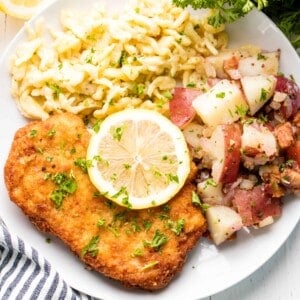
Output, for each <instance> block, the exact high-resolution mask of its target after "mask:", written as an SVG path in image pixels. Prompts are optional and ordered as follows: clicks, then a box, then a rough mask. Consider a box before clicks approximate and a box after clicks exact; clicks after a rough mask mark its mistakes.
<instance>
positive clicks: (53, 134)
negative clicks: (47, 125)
mask: <svg viewBox="0 0 300 300" xmlns="http://www.w3.org/2000/svg"><path fill="white" fill-rule="evenodd" d="M55 134H56V130H55V129H53V128H52V129H50V130H49V131H48V134H47V135H48V137H50V138H52V137H54V136H55Z"/></svg>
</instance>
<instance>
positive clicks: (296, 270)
mask: <svg viewBox="0 0 300 300" xmlns="http://www.w3.org/2000/svg"><path fill="white" fill-rule="evenodd" d="M23 23H24V22H23V21H20V20H16V19H14V18H11V17H8V16H6V15H4V14H3V13H1V12H0V55H1V54H2V52H3V51H4V49H5V47H6V45H7V44H8V43H9V42H10V40H11V39H12V38H13V37H14V35H15V34H16V33H17V31H18V30H19V29H20V28H21V26H22V25H23ZM0 96H1V90H0ZM199 285H200V283H199ZM199 288H201V287H199ZM208 299H210V300H265V299H268V300H269V299H270V300H298V299H300V225H299V223H298V226H297V227H296V228H295V230H294V231H293V233H292V234H291V236H290V237H289V239H288V240H287V242H286V243H285V244H284V245H283V246H282V247H281V248H280V249H279V251H277V252H276V254H275V255H274V256H273V257H272V258H271V259H270V260H269V261H268V262H266V263H265V264H264V265H263V266H262V267H261V268H260V269H259V270H257V271H256V272H255V273H253V274H252V275H251V276H249V277H248V278H246V279H244V280H243V281H241V282H240V283H238V284H236V285H234V286H233V287H231V288H229V289H227V290H225V291H223V292H221V293H218V294H216V295H212V296H210V297H209V298H206V299H204V300H208ZM191 300H192V299H191Z"/></svg>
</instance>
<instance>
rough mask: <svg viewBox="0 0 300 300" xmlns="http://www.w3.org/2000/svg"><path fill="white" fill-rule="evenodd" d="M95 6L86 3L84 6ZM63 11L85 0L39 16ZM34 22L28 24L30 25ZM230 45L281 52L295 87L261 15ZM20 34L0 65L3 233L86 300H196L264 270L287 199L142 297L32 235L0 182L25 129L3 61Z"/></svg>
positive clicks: (291, 56) (281, 236) (277, 37)
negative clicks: (266, 222) (264, 219)
mask: <svg viewBox="0 0 300 300" xmlns="http://www.w3.org/2000/svg"><path fill="white" fill-rule="evenodd" d="M102 1H105V2H107V5H108V8H109V9H112V8H113V9H114V11H116V10H117V9H120V8H121V6H122V5H123V4H122V3H124V2H125V1H122V0H114V1H108V0H102ZM93 2H96V1H95V0H90V1H88V3H89V6H91V5H92V3H93ZM65 8H72V9H73V8H80V9H87V1H85V0H60V1H56V2H54V3H53V4H52V5H51V6H49V7H48V8H46V9H45V10H43V11H42V12H41V13H40V14H39V16H44V17H45V19H46V20H47V23H48V24H51V25H53V26H58V24H59V21H58V20H59V12H60V10H61V9H65ZM35 20H36V18H34V19H33V20H32V21H31V23H32V22H34V21H35ZM228 30H229V33H230V40H231V45H235V46H236V45H243V44H249V43H254V44H258V45H260V46H261V47H262V48H263V49H266V50H275V49H278V48H279V49H281V51H282V52H281V53H282V55H281V71H282V72H284V73H285V74H286V75H290V74H292V75H293V76H294V78H295V79H296V81H297V82H298V83H300V60H299V57H298V55H297V54H296V52H295V51H294V49H293V48H292V46H291V45H290V44H289V42H288V40H287V39H286V38H285V37H284V35H283V34H282V33H281V32H280V31H279V30H278V29H277V28H276V26H275V25H274V24H273V23H272V22H271V21H270V20H269V19H268V18H267V17H266V16H265V15H263V14H262V13H260V12H258V11H253V12H251V13H250V14H249V15H248V16H247V17H246V18H244V19H242V20H240V21H239V22H237V23H235V24H234V25H231V26H229V27H228ZM25 38H26V34H25V30H24V29H22V30H21V31H20V32H19V33H18V34H17V36H16V37H15V39H14V40H13V41H12V43H11V44H10V45H9V46H8V48H7V49H6V51H5V52H4V54H3V56H2V59H1V60H0V83H1V85H0V95H1V97H0V103H1V110H0V141H1V148H0V164H1V166H0V169H1V174H0V180H1V182H0V207H1V210H0V212H1V217H2V218H3V220H4V221H5V223H6V224H7V226H8V228H9V229H10V230H11V231H12V232H14V233H16V234H17V235H18V236H20V237H22V238H23V239H24V240H25V241H27V242H29V243H30V244H31V245H32V246H33V247H35V248H36V249H37V250H39V251H40V253H42V254H43V255H44V256H45V257H46V259H47V260H48V261H49V262H50V263H51V264H52V265H53V267H54V268H56V270H57V271H58V272H59V273H60V274H61V275H62V277H63V278H64V279H65V280H66V282H67V283H69V284H70V285H71V286H72V287H74V288H76V289H78V290H80V291H82V292H85V293H87V294H89V295H92V296H95V297H97V298H102V299H110V300H119V299H122V300H127V299H128V300H134V299H140V298H141V297H142V298H143V299H145V300H146V299H151V300H155V299H160V300H163V299H186V300H188V299H196V298H197V299H199V298H203V297H206V296H209V295H212V294H215V293H217V292H220V291H222V290H224V289H226V288H228V287H230V286H232V285H234V284H235V283H237V282H239V281H241V280H242V279H244V278H245V277H247V276H248V275H250V274H251V273H252V272H254V271H255V270H257V269H258V268H259V267H260V266H261V265H262V264H264V263H265V262H266V261H267V260H268V259H269V258H270V257H271V256H272V255H273V254H274V253H275V252H276V251H277V250H278V248H279V247H280V246H281V245H282V244H283V243H284V242H285V240H286V239H287V238H288V236H289V234H290V233H291V232H292V230H293V229H294V227H295V226H296V224H297V222H298V221H299V212H300V201H299V200H298V199H295V198H294V199H287V200H286V201H285V205H284V211H283V215H282V217H281V218H280V219H279V220H278V221H277V222H276V223H275V224H273V225H272V226H269V227H267V228H265V229H261V230H257V231H255V230H254V231H251V232H247V231H243V230H242V231H240V232H239V235H238V239H237V240H236V241H235V242H233V243H229V244H227V245H224V246H221V247H219V248H216V247H215V246H214V245H212V244H210V243H209V242H207V241H205V240H203V241H201V242H200V244H198V245H197V246H196V248H195V249H194V251H193V252H192V253H191V254H190V255H189V258H188V260H187V262H186V264H185V266H184V268H183V270H182V272H181V273H180V274H179V276H177V277H176V278H175V279H174V280H173V281H172V282H171V283H170V285H169V286H168V287H167V288H165V289H163V290H162V291H159V292H156V293H148V292H144V291H136V290H128V289H125V288H123V287H122V286H121V285H120V284H119V283H117V282H114V281H112V280H109V279H106V278H105V277H104V276H102V275H101V274H98V273H94V272H91V271H88V270H86V269H85V268H84V265H83V264H82V263H81V262H80V261H79V260H78V259H77V258H76V257H75V256H74V255H73V254H72V253H71V252H70V251H69V250H68V249H67V248H66V247H65V246H64V245H63V244H62V243H60V242H59V241H58V240H55V239H53V241H52V243H51V244H48V243H46V241H45V239H46V237H45V235H43V234H41V233H40V232H38V231H37V230H36V229H35V228H34V227H33V226H32V225H31V224H30V222H29V221H28V220H27V218H26V217H25V216H24V215H23V214H22V213H21V211H20V210H19V209H18V208H17V207H16V206H15V205H14V204H13V203H11V202H10V201H9V198H8V195H7V192H6V189H5V185H4V182H3V166H4V163H5V159H6V157H7V155H8V151H9V148H10V145H11V142H12V139H13V135H14V133H15V131H16V130H17V128H19V127H21V126H22V125H24V124H25V123H26V120H25V119H24V118H22V117H21V115H20V113H19V111H18V110H17V108H16V105H15V103H14V101H13V100H12V99H11V96H10V77H9V73H8V61H9V56H10V55H11V54H12V53H13V51H14V50H15V49H16V45H17V44H19V43H20V42H21V41H22V40H25Z"/></svg>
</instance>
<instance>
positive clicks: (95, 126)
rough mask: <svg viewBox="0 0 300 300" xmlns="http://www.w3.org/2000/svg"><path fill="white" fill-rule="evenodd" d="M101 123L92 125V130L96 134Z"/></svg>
mask: <svg viewBox="0 0 300 300" xmlns="http://www.w3.org/2000/svg"><path fill="white" fill-rule="evenodd" d="M101 123H102V121H100V120H98V121H97V122H96V123H95V124H94V125H93V127H92V128H93V130H94V131H95V132H96V133H98V132H99V130H100V126H101Z"/></svg>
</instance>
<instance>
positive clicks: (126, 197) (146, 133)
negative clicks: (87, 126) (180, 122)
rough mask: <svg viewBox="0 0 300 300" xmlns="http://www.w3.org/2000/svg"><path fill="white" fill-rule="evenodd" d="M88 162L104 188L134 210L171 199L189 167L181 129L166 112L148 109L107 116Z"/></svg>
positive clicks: (95, 179)
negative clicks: (160, 112) (163, 113)
mask: <svg viewBox="0 0 300 300" xmlns="http://www.w3.org/2000/svg"><path fill="white" fill-rule="evenodd" d="M87 161H89V162H91V163H90V166H89V168H88V173H89V176H90V179H91V181H92V183H93V184H94V185H95V187H96V188H97V189H98V190H99V192H100V193H101V194H103V195H104V196H105V197H106V198H108V199H111V200H112V201H114V202H116V203H118V204H119V205H122V206H126V207H129V208H132V209H142V208H148V207H153V206H158V205H161V204H163V203H166V202H167V201H168V200H170V199H171V198H172V197H173V196H174V195H175V194H176V193H177V192H178V191H179V190H180V189H181V187H182V186H183V185H184V183H185V180H186V178H187V176H188V174H189V172H190V157H189V152H188V148H187V144H186V142H185V139H184V136H183V134H182V132H181V130H180V129H179V128H178V127H177V126H175V125H174V124H173V123H172V122H171V121H170V120H169V119H167V118H166V117H164V116H163V115H161V114H159V113H157V112H155V111H150V110H144V109H128V110H124V111H121V112H117V113H115V114H112V115H110V116H109V117H107V118H106V119H105V120H104V121H103V122H102V123H101V126H100V130H99V131H98V133H95V134H94V135H93V136H92V137H91V140H90V143H89V147H88V150H87Z"/></svg>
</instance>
